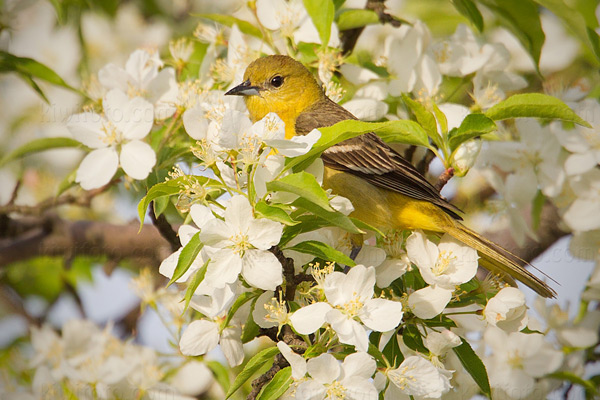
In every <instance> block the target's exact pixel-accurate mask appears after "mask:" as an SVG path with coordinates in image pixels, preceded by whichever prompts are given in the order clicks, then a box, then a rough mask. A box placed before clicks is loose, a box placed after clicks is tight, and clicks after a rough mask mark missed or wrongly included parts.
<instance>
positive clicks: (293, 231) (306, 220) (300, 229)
mask: <svg viewBox="0 0 600 400" xmlns="http://www.w3.org/2000/svg"><path fill="white" fill-rule="evenodd" d="M294 219H295V220H297V221H298V222H299V224H298V225H294V226H285V227H284V228H283V235H281V240H280V241H279V246H285V245H286V243H288V242H289V241H290V240H292V239H293V238H295V237H296V236H298V235H299V234H301V233H304V232H312V231H314V230H317V229H319V228H323V227H324V226H328V225H329V222H327V221H326V220H324V219H323V218H320V217H317V216H316V215H312V214H311V215H309V214H306V215H301V216H299V217H296V218H294Z"/></svg>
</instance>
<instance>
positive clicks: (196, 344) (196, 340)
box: [179, 320, 219, 356]
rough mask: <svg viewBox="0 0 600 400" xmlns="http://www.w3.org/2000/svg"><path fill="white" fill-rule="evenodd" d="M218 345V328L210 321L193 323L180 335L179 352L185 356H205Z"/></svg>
mask: <svg viewBox="0 0 600 400" xmlns="http://www.w3.org/2000/svg"><path fill="white" fill-rule="evenodd" d="M218 343H219V327H218V325H217V324H215V323H214V322H212V321H207V320H196V321H193V322H192V323H191V324H190V325H189V326H188V327H187V329H186V330H185V331H184V332H183V335H181V340H180V341H179V350H181V353H182V354H184V355H186V356H199V355H202V354H206V353H208V352H209V351H211V350H212V349H214V348H215V347H217V344H218Z"/></svg>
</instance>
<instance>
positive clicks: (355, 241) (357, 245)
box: [344, 234, 363, 273]
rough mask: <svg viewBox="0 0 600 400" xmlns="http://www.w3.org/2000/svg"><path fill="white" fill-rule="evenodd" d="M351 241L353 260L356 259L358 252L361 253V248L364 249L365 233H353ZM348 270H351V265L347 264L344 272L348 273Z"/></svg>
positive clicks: (351, 256)
mask: <svg viewBox="0 0 600 400" xmlns="http://www.w3.org/2000/svg"><path fill="white" fill-rule="evenodd" d="M350 243H351V248H352V250H350V258H351V259H352V261H354V260H355V259H356V256H358V253H360V250H361V249H362V244H363V235H360V234H358V235H351V236H350ZM348 271H350V267H349V266H348V265H346V266H345V267H344V272H345V273H348Z"/></svg>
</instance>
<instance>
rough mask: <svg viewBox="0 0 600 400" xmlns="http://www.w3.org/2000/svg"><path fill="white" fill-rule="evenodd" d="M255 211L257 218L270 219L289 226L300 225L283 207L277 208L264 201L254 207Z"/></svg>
mask: <svg viewBox="0 0 600 400" xmlns="http://www.w3.org/2000/svg"><path fill="white" fill-rule="evenodd" d="M254 211H256V214H257V216H259V217H263V218H268V219H270V220H273V221H277V222H281V223H282V224H284V225H287V226H294V225H297V224H298V221H294V219H293V218H292V217H290V215H289V214H288V213H287V212H285V210H284V209H282V208H281V207H277V206H274V205H270V204H267V203H265V202H264V201H259V202H258V203H256V205H255V206H254Z"/></svg>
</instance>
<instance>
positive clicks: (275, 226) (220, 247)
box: [200, 195, 283, 290]
mask: <svg viewBox="0 0 600 400" xmlns="http://www.w3.org/2000/svg"><path fill="white" fill-rule="evenodd" d="M282 231H283V226H282V225H281V224H280V223H278V222H275V221H271V220H269V219H265V218H262V219H255V218H254V216H253V215H252V206H251V205H250V203H249V202H248V199H246V198H245V197H244V196H241V195H236V196H233V197H232V198H231V200H230V202H229V205H228V207H227V209H226V210H225V220H224V221H223V220H221V219H216V218H215V219H213V220H210V221H208V222H207V223H206V224H205V225H204V226H203V227H202V232H201V233H200V239H201V241H202V242H203V243H205V244H206V245H208V246H211V247H214V248H215V249H217V250H216V251H215V252H214V254H212V255H211V262H210V263H209V264H208V269H207V271H206V276H205V279H206V280H208V282H210V285H211V286H215V287H223V286H224V285H225V284H228V283H233V282H235V281H236V280H237V279H238V275H239V274H240V273H241V274H242V276H243V277H244V279H245V280H246V282H248V283H249V284H250V285H252V286H255V287H257V288H260V289H264V290H274V289H275V288H276V287H277V286H278V285H280V284H281V282H282V281H283V278H282V271H281V263H280V262H279V261H278V260H277V258H276V257H275V255H274V254H273V253H271V252H270V251H268V250H269V249H270V248H271V246H274V245H276V244H277V243H279V240H280V239H281V234H282Z"/></svg>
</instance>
